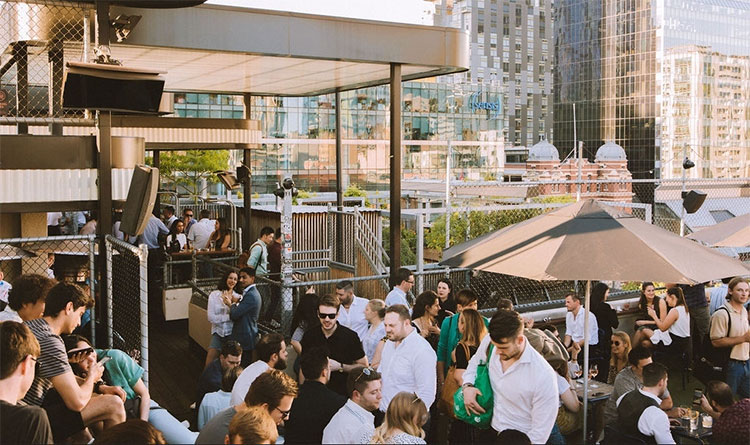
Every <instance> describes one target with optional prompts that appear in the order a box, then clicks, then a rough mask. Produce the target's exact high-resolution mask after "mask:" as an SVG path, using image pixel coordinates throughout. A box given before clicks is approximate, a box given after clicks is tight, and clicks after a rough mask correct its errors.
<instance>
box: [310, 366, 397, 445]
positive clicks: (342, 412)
mask: <svg viewBox="0 0 750 445" xmlns="http://www.w3.org/2000/svg"><path fill="white" fill-rule="evenodd" d="M346 387H347V389H348V390H349V400H347V401H346V404H345V405H344V406H342V407H341V409H339V410H338V412H337V413H336V414H335V415H334V416H333V417H332V418H331V421H330V422H328V426H326V428H325V429H324V430H323V443H324V444H337V443H355V442H357V440H359V438H360V437H362V436H363V435H365V432H367V434H368V435H372V433H373V432H374V431H375V416H374V415H373V414H372V412H373V411H375V410H376V409H378V407H379V406H380V399H382V398H383V394H382V392H381V391H380V388H381V387H382V382H381V380H380V373H379V372H377V371H375V370H374V369H372V368H370V367H367V368H364V367H359V368H355V369H353V370H352V372H350V373H349V378H348V379H347V382H346Z"/></svg>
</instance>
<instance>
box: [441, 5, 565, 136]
mask: <svg viewBox="0 0 750 445" xmlns="http://www.w3.org/2000/svg"><path fill="white" fill-rule="evenodd" d="M437 10H438V12H439V13H438V14H437V16H438V17H439V16H440V14H447V13H450V16H451V17H452V19H451V23H452V25H453V26H454V27H458V28H460V29H463V30H465V31H466V32H468V33H469V34H470V45H471V50H470V53H471V68H470V70H469V71H468V72H466V73H461V74H456V75H453V76H452V78H453V81H454V82H457V83H468V84H478V85H498V86H499V88H500V89H501V91H502V96H503V98H502V106H503V116H502V117H503V121H502V132H503V138H504V140H505V141H506V147H509V146H519V145H523V146H531V145H533V144H534V143H536V142H537V141H538V140H539V137H540V136H547V138H548V139H553V134H552V122H553V120H552V103H551V98H552V96H551V94H552V69H553V65H552V63H553V58H552V55H553V43H554V41H553V36H554V34H553V31H554V25H553V11H552V0H525V1H522V0H456V1H454V2H453V5H452V9H451V8H443V9H441V8H438V9H437ZM446 11H447V12H446Z"/></svg>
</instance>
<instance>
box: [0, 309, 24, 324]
mask: <svg viewBox="0 0 750 445" xmlns="http://www.w3.org/2000/svg"><path fill="white" fill-rule="evenodd" d="M3 321H17V322H18V323H23V320H22V319H21V316H20V315H18V312H16V311H14V310H13V309H11V308H10V306H5V309H3V311H2V312H0V322H3Z"/></svg>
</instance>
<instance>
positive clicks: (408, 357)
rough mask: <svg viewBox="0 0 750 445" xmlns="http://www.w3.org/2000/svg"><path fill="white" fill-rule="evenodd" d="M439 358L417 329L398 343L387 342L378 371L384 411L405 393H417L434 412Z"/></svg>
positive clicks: (381, 403) (381, 409)
mask: <svg viewBox="0 0 750 445" xmlns="http://www.w3.org/2000/svg"><path fill="white" fill-rule="evenodd" d="M436 366H437V355H436V354H435V351H434V350H433V349H432V346H430V344H429V343H427V340H425V339H424V338H423V337H422V336H421V335H419V333H418V332H417V330H416V329H413V328H412V332H411V334H409V335H407V336H406V338H404V339H403V340H401V343H400V344H399V345H398V346H396V344H395V343H394V342H392V341H390V340H388V341H387V342H385V346H384V347H383V354H382V356H381V358H380V366H379V367H378V372H380V374H381V375H382V377H383V388H382V393H383V398H382V399H381V400H380V411H383V412H385V411H386V410H387V409H388V404H389V403H391V399H392V398H393V397H394V396H395V395H396V394H398V393H399V392H401V391H407V392H414V393H417V396H419V398H420V399H422V401H423V402H424V404H425V406H426V407H427V409H430V406H432V402H434V401H435V392H436V390H437V389H436V387H437V368H436Z"/></svg>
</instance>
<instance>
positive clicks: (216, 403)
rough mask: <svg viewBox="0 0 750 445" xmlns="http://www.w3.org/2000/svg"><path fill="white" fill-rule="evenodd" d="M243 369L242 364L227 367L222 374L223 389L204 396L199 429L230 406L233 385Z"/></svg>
mask: <svg viewBox="0 0 750 445" xmlns="http://www.w3.org/2000/svg"><path fill="white" fill-rule="evenodd" d="M242 371H243V370H242V367H241V366H233V367H231V368H229V369H227V370H226V371H224V374H222V376H221V389H219V390H218V391H214V392H210V393H208V394H206V395H205V396H203V400H201V405H200V407H199V408H198V431H200V430H202V429H203V426H204V425H206V424H207V423H208V421H209V420H211V419H213V417H214V416H215V415H217V414H218V413H220V412H221V411H224V410H225V409H227V408H229V406H230V403H229V400H230V398H231V397H232V387H233V386H234V382H236V381H237V378H238V377H239V376H240V374H241V373H242Z"/></svg>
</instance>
